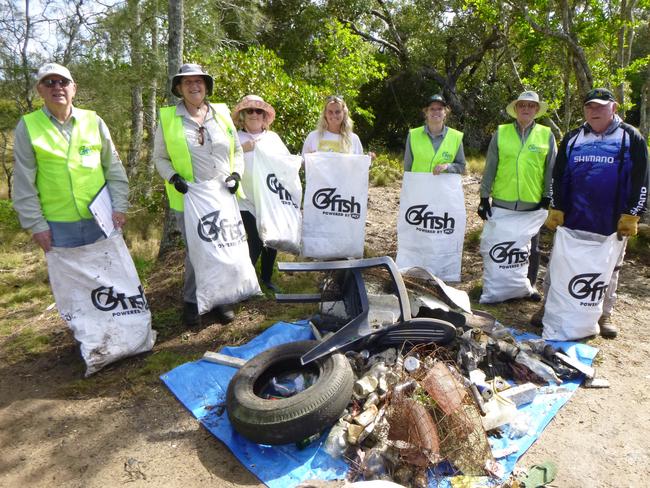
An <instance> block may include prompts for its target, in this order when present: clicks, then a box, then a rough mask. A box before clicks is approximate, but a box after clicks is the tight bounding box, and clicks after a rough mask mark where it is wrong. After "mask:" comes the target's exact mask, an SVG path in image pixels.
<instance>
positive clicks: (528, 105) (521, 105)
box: [517, 102, 537, 109]
mask: <svg viewBox="0 0 650 488" xmlns="http://www.w3.org/2000/svg"><path fill="white" fill-rule="evenodd" d="M517 107H518V108H528V109H533V108H536V107H537V104H536V103H534V102H530V103H526V102H517Z"/></svg>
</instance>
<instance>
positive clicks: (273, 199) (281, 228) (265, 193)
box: [253, 139, 302, 254]
mask: <svg viewBox="0 0 650 488" xmlns="http://www.w3.org/2000/svg"><path fill="white" fill-rule="evenodd" d="M272 149H273V148H272V146H271V147H269V145H265V144H264V139H262V140H261V141H260V142H259V143H258V144H256V145H255V149H254V153H253V158H254V160H253V161H254V163H253V187H254V191H253V195H254V201H255V214H256V221H257V230H258V232H259V235H260V239H261V240H262V242H263V243H264V245H265V246H268V247H272V248H274V249H279V250H281V251H287V252H290V253H293V254H298V253H299V252H300V236H301V234H302V213H301V211H300V202H301V201H302V185H301V183H300V177H299V175H298V171H299V170H300V166H301V165H302V157H301V156H294V155H292V154H282V153H278V152H273V150H272Z"/></svg>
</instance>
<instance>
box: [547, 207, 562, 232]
mask: <svg viewBox="0 0 650 488" xmlns="http://www.w3.org/2000/svg"><path fill="white" fill-rule="evenodd" d="M563 224H564V212H563V211H562V210H556V209H554V208H549V209H548V217H546V222H544V225H545V226H546V227H547V228H549V229H550V230H555V229H557V226H558V225H563Z"/></svg>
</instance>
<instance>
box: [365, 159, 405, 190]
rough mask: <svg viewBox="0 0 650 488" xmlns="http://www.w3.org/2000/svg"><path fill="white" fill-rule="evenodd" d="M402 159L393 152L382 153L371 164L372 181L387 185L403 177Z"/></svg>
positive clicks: (374, 183) (378, 184)
mask: <svg viewBox="0 0 650 488" xmlns="http://www.w3.org/2000/svg"><path fill="white" fill-rule="evenodd" d="M402 172H403V168H402V160H401V159H399V157H397V156H394V155H392V154H380V155H379V156H377V157H376V158H375V159H374V161H373V162H372V165H371V166H370V183H371V184H372V185H374V186H386V185H388V184H390V183H392V182H394V181H397V180H400V179H401V178H402Z"/></svg>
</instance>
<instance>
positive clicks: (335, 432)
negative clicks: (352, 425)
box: [324, 422, 348, 458]
mask: <svg viewBox="0 0 650 488" xmlns="http://www.w3.org/2000/svg"><path fill="white" fill-rule="evenodd" d="M347 427H348V424H347V422H339V423H337V424H334V427H332V430H330V433H329V435H328V436H327V439H325V444H324V449H325V451H326V452H327V453H328V454H329V455H330V456H332V457H333V458H339V457H341V455H342V454H343V453H344V452H345V450H346V449H347V447H348V443H347V441H346V440H345V438H346V436H347Z"/></svg>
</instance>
